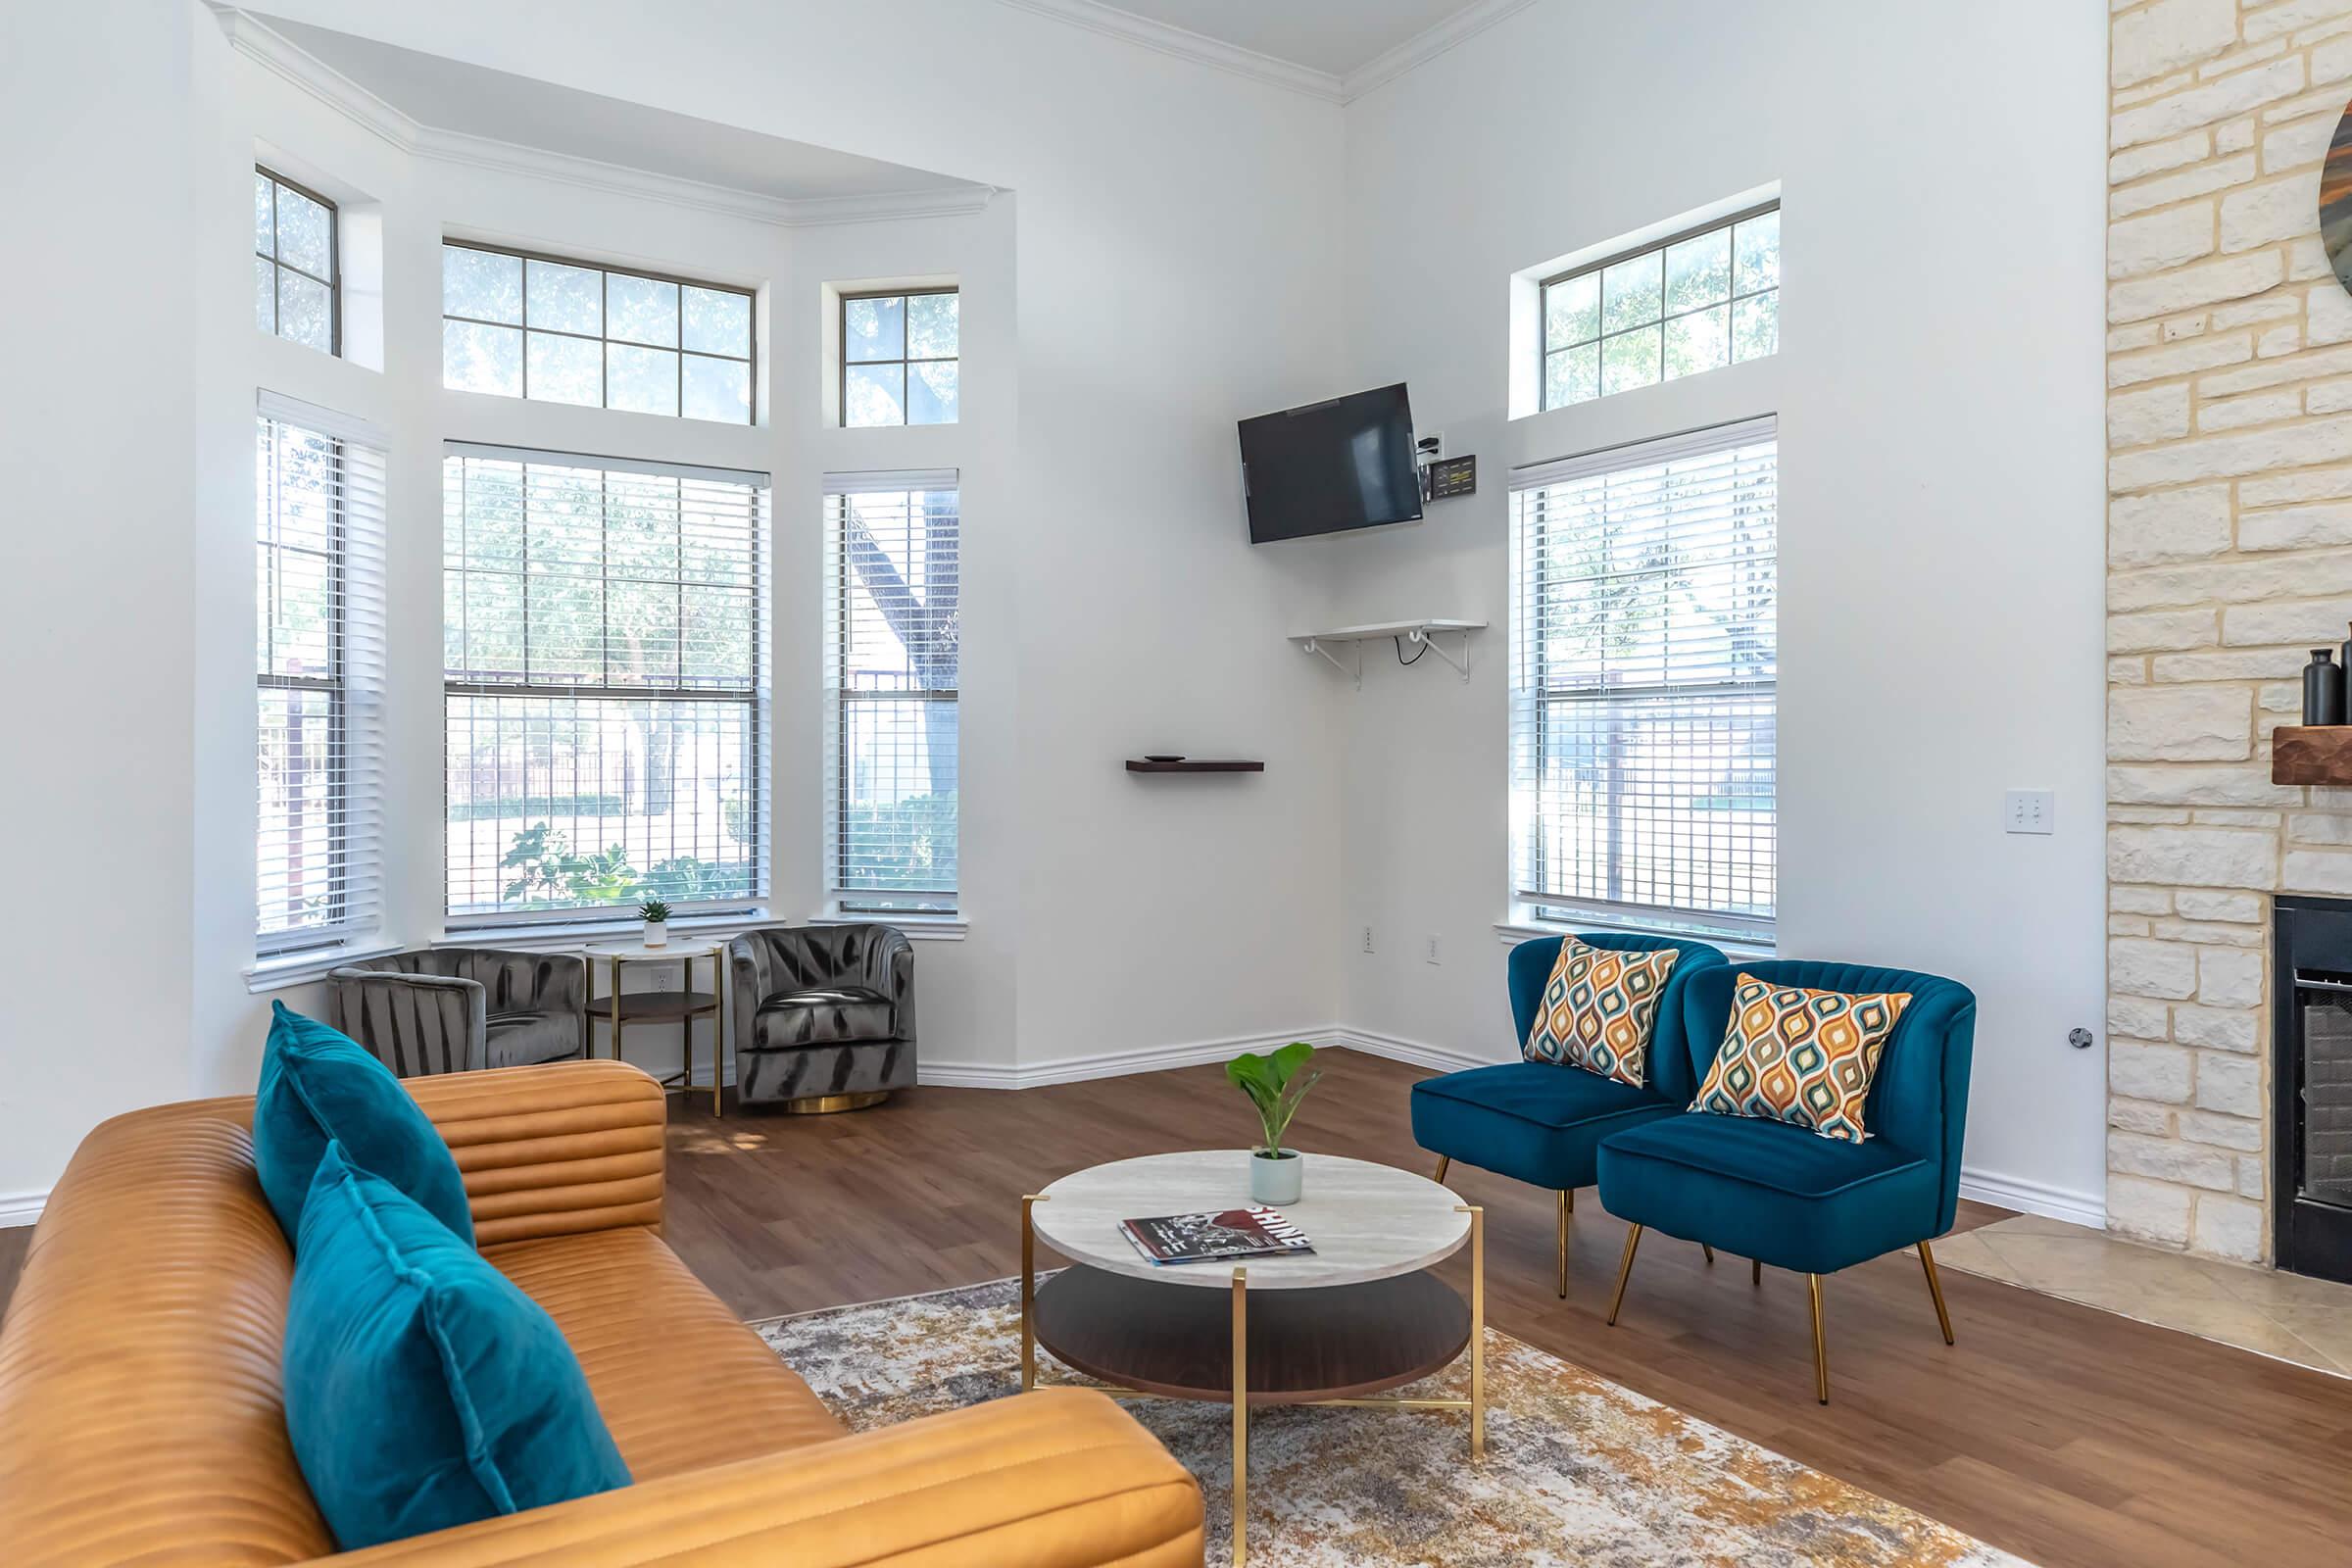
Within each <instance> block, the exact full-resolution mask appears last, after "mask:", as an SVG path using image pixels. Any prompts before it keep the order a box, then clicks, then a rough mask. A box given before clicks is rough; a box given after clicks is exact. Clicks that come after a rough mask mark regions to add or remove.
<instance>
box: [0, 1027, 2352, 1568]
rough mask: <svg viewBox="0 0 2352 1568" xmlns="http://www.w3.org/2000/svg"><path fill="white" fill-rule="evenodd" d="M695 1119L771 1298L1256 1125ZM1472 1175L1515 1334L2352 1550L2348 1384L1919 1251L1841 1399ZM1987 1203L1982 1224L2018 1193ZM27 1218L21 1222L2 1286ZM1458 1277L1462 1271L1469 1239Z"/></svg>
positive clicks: (707, 1237) (1492, 1284)
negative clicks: (1932, 1282) (1088, 1177)
mask: <svg viewBox="0 0 2352 1568" xmlns="http://www.w3.org/2000/svg"><path fill="white" fill-rule="evenodd" d="M1326 1066H1327V1072H1326V1076H1325V1078H1324V1081H1323V1083H1322V1084H1321V1085H1320V1086H1319V1087H1318V1088H1317V1089H1316V1091H1315V1092H1314V1094H1313V1096H1312V1097H1310V1098H1309V1100H1308V1101H1307V1103H1306V1108H1305V1110H1304V1111H1303V1112H1302V1113H1301V1115H1300V1117H1299V1122H1298V1124H1297V1125H1296V1128H1295V1138H1296V1141H1297V1143H1298V1144H1299V1147H1300V1148H1303V1149H1305V1150H1307V1151H1308V1152H1310V1153H1311V1152H1316V1151H1328V1152H1335V1153H1345V1154H1353V1155H1356V1156H1358V1157H1362V1158H1368V1159H1380V1160H1385V1161H1388V1162H1390V1163H1393V1164H1399V1165H1406V1166H1409V1167H1411V1168H1414V1169H1428V1168H1430V1166H1431V1165H1432V1164H1433V1163H1434V1162H1433V1161H1431V1160H1429V1159H1428V1157H1427V1156H1426V1155H1424V1154H1423V1153H1422V1152H1420V1151H1419V1150H1417V1149H1415V1148H1414V1147H1413V1145H1412V1140H1411V1138H1410V1136H1409V1132H1408V1124H1407V1116H1406V1090H1407V1087H1408V1086H1409V1085H1410V1084H1411V1083H1412V1081H1413V1080H1414V1079H1415V1078H1417V1077H1420V1076H1422V1074H1420V1073H1419V1072H1417V1071H1416V1070H1415V1069H1412V1068H1409V1067H1405V1066H1401V1065H1398V1064H1397V1063H1395V1062H1390V1061H1385V1060H1380V1059H1376V1058H1373V1057H1369V1056H1361V1055H1356V1054H1351V1053H1348V1052H1332V1053H1328V1054H1327V1056H1326ZM671 1117H672V1121H671V1132H670V1150H671V1163H670V1168H669V1184H670V1186H669V1192H670V1202H669V1214H668V1221H667V1226H666V1230H667V1235H668V1238H669V1241H670V1243H671V1245H672V1246H674V1247H675V1248H676V1249H677V1250H678V1251H679V1252H680V1253H681V1254H682V1255H683V1256H684V1257H685V1259H686V1260H687V1262H688V1263H689V1264H691V1265H692V1266H693V1267H694V1268H695V1270H696V1271H697V1272H698V1273H699V1274H700V1275H701V1276H702V1277H703V1279H704V1280H705V1281H707V1282H708V1283H709V1284H710V1286H711V1289H713V1290H714V1291H716V1292H717V1293H718V1294H719V1295H720V1296H721V1297H722V1298H724V1299H726V1300H727V1301H728V1303H729V1304H730V1305H732V1306H733V1307H734V1308H735V1310H737V1311H739V1312H741V1313H742V1314H743V1315H744V1316H745V1317H747V1318H756V1317H771V1316H776V1315H779V1314H782V1313H788V1312H799V1311H806V1310H809V1309H811V1308H815V1307H822V1306H833V1305H838V1304H842V1303H845V1302H851V1301H862V1300H872V1299H878V1298H883V1297H891V1296H902V1295H907V1294H909V1293H912V1292H917V1291H927V1290H935V1289H939V1288H942V1287H946V1286H952V1285H964V1284H971V1283H974V1282H977V1281H981V1280H988V1279H996V1278H1001V1277H1003V1276H1005V1275H1007V1274H1010V1273H1013V1272H1016V1271H1017V1270H1018V1268H1019V1266H1020V1256H1019V1235H1018V1224H1019V1220H1018V1216H1019V1200H1020V1195H1021V1194H1022V1193H1024V1192H1034V1191H1036V1190H1037V1189H1038V1188H1040V1187H1042V1186H1044V1185H1045V1184H1046V1183H1047V1182H1049V1181H1052V1180H1053V1179H1054V1178H1055V1177H1057V1176H1060V1175H1063V1174H1065V1173H1067V1172H1069V1171H1072V1170H1076V1169H1079V1168H1081V1167H1084V1166H1086V1165H1091V1164H1095V1163H1098V1162H1100V1161H1103V1160H1105V1159H1112V1158H1118V1157H1122V1156H1125V1155H1129V1154H1142V1153H1153V1152H1163V1151H1172V1150H1180V1149H1194V1148H1203V1147H1218V1146H1239V1145H1240V1144H1241V1143H1242V1142H1243V1141H1244V1138H1245V1136H1246V1133H1247V1130H1248V1127H1249V1122H1248V1119H1247V1112H1246V1107H1245V1106H1244V1105H1243V1104H1242V1103H1241V1100H1240V1097H1239V1096H1238V1095H1236V1094H1235V1093H1234V1091H1233V1090H1232V1089H1230V1088H1229V1087H1227V1085H1226V1084H1225V1082H1224V1079H1223V1076H1222V1074H1221V1072H1220V1071H1219V1070H1218V1069H1216V1068H1213V1067H1195V1068H1185V1069H1182V1070H1178V1071H1173V1072H1163V1073H1154V1074H1150V1075H1147V1076H1141V1077H1133V1078H1119V1079H1107V1080H1102V1081H1098V1082H1092V1083H1081V1084H1068V1085H1062V1086H1058V1087H1054V1088H1049V1089H1035V1090H1026V1091H1022V1092H1020V1093H1017V1094H1011V1093H1005V1092H1002V1091H991V1090H957V1089H921V1090H915V1091H911V1092H908V1093H907V1094H904V1095H902V1096H900V1097H899V1098H898V1100H896V1101H895V1102H893V1103H890V1104H888V1105H885V1106H882V1107H879V1108H877V1109H873V1110H865V1111H858V1112H853V1113H850V1114H846V1115H839V1116H827V1117H785V1116H772V1115H758V1114H749V1113H744V1114H737V1113H732V1111H731V1113H730V1114H729V1115H728V1116H726V1117H725V1118H724V1119H720V1120H714V1119H713V1118H712V1117H711V1114H710V1108H709V1101H708V1098H707V1097H697V1098H696V1100H695V1101H694V1102H693V1103H691V1104H686V1105H681V1103H679V1102H677V1101H674V1100H673V1101H672V1102H671ZM1308 1180H1309V1181H1310V1183H1311V1181H1312V1180H1313V1176H1312V1172H1311V1169H1310V1171H1309V1175H1308ZM1448 1185H1450V1186H1452V1187H1453V1188H1454V1189H1455V1190H1456V1191H1457V1192H1460V1193H1461V1194H1463V1196H1464V1197H1466V1198H1468V1199H1469V1200H1470V1201H1474V1202H1480V1203H1484V1204H1485V1205H1487V1223H1488V1232H1487V1234H1488V1258H1487V1261H1488V1292H1489V1318H1490V1321H1491V1322H1492V1324H1493V1325H1494V1326H1495V1328H1496V1329H1499V1330H1501V1331H1502V1332H1504V1333H1507V1334H1511V1335H1515V1336H1517V1337H1518V1338H1520V1339H1522V1340H1525V1341H1527V1342H1529V1343H1530V1344H1533V1345H1537V1346H1541V1347H1542V1348H1544V1349H1547V1350H1550V1351H1552V1352H1553V1353H1555V1354H1558V1355H1561V1356H1565V1357H1567V1358H1569V1359H1571V1360H1574V1361H1577V1362H1579V1363H1581V1364H1583V1365H1585V1366H1588V1367H1591V1368H1593V1370H1595V1371H1597V1372H1599V1373H1601V1374H1603V1375H1604V1376H1607V1377H1610V1378H1614V1379H1616V1380H1617V1381H1618V1382H1620V1383H1623V1384H1625V1385H1627V1386H1629V1387H1631V1388H1634V1389H1637V1390H1639V1391H1641V1392H1642V1393H1643V1394H1646V1395H1649V1396H1650V1397H1654V1398H1657V1399H1661V1400H1663V1401H1665V1402H1666V1403H1668V1404H1671V1405H1673V1406H1675V1407H1676V1408H1678V1409H1681V1410H1684V1411H1687V1412H1689V1413H1691V1414H1692V1415H1695V1416H1698V1417H1700V1418H1702V1419H1704V1420H1708V1421H1712V1422H1714V1423H1716V1424H1717V1425H1719V1426H1723V1427H1726V1428H1728V1429H1730V1430H1731V1431H1733V1432H1736V1433H1739V1434H1740V1436H1742V1437H1745V1438H1748V1439H1751V1440H1752V1441H1754V1442H1757V1443H1760V1444H1762V1445H1764V1446H1767V1447H1770V1448H1774V1449H1777V1450H1778V1451H1780V1452H1782V1453H1785V1454H1788V1455H1789V1456H1790V1457H1791V1458H1795V1459H1798V1460H1801V1461H1803V1462H1804V1463H1807V1464H1810V1465H1813V1466H1815V1467H1816V1468H1819V1469H1821V1470H1825V1471H1828V1472H1830V1473H1831V1474H1833V1475H1837V1476H1839V1477H1841V1478H1843V1479H1845V1480H1847V1481H1850V1482H1853V1483H1855V1484H1856V1485H1859V1486H1863V1487H1867V1488H1869V1489H1871V1490H1872V1491H1874V1492H1878V1493H1881V1494H1883V1495H1886V1496H1888V1497H1891V1498H1894V1499H1895V1500H1897V1501H1899V1502H1902V1503H1904V1504H1906V1505H1908V1506H1910V1507H1913V1508H1916V1509H1918V1510H1920V1511H1921V1512H1923V1513H1927V1514H1930V1515H1933V1516H1934V1517H1936V1518H1938V1519H1941V1520H1943V1521H1945V1522H1946V1523H1948V1524H1951V1525H1953V1526H1955V1527H1957V1528H1959V1529H1961V1530H1965V1531H1967V1532H1968V1533H1970V1534H1971V1535H1974V1536H1977V1537H1979V1538H1981V1539H1983V1540H1985V1541H1987V1542H1989V1543H1991V1544H1994V1545H1997V1546H2001V1547H2004V1548H2006V1549H2007V1550H2010V1551H2013V1552H2016V1553H2017V1554H2018V1555H2020V1556H2022V1557H2025V1558H2027V1559H2029V1560H2030V1561H2032V1562H2034V1563H2036V1564H2039V1565H2041V1568H2073V1565H2078V1564H2081V1565H2093V1564H2117V1565H2123V1564H2131V1565H2133V1568H2142V1565H2182V1568H2223V1565H2237V1564H2244V1563H2260V1564H2262V1565H2263V1568H2290V1565H2302V1564H2313V1565H2318V1564H2341V1563H2344V1562H2346V1561H2347V1560H2352V1546H2347V1542H2348V1541H2352V1488H2347V1487H2346V1486H2345V1484H2344V1481H2343V1476H2344V1464H2345V1458H2346V1456H2347V1455H2348V1454H2352V1382H2347V1381H2345V1380H2342V1379H2337V1378H2332V1377H2329V1376H2327V1375H2326V1374H2324V1373H2319V1372H2312V1371H2306V1370H2303V1369H2301V1368H2297V1367H2291V1366H2288V1365H2285V1364H2284V1363H2281V1362H2277V1361H2272V1360H2269V1359H2266V1358H2264V1357H2260V1356H2256V1355H2251V1354H2248V1353H2246V1352H2243V1351H2239V1350H2234V1349H2230V1348H2226V1347H2223V1346H2219V1345H2214V1344H2211V1343H2209V1342H2207V1341H2203V1340H2198V1339H2193V1338H2191V1337H2189V1336H2186V1335H2181V1334H2176V1333H2173V1332H2170V1331H2168V1330H2164V1329H2159V1328H2154V1327H2150V1326H2148V1325H2145V1324H2141V1323H2135V1322H2132V1321H2131V1320H2129V1319H2126V1318H2121V1317H2116V1316H2112V1315H2110V1314H2107V1313H2104V1312H2099V1311H2096V1310H2094V1309H2091V1308H2088V1307H2083V1306H2078V1305H2075V1304H2073V1303H2071V1302H2067V1301H2061V1300H2058V1299H2054V1298H2050V1297H2044V1296H2037V1295H2034V1294H2033V1293H2031V1292H2027V1291H2022V1290H2018V1289H2015V1288H2013V1287H2010V1286H2006V1285H2001V1284H1998V1283H1996V1282H1993V1281H1991V1280H1986V1279H1982V1278H1978V1277H1976V1276H1972V1275H1965V1274H1961V1273H1959V1272H1957V1271H1953V1270H1946V1271H1945V1272H1944V1275H1943V1288H1944V1292H1945V1294H1946V1297H1947V1299H1949V1301H1950V1304H1951V1310H1952V1318H1953V1327H1954V1329H1955V1331H1956V1332H1957V1334H1958V1336H1959V1345H1958V1347H1957V1348H1947V1347H1945V1345H1944V1344H1943V1342H1942V1340H1941V1339H1940V1338H1939V1337H1938V1335H1937V1334H1936V1316H1935V1311H1934V1308H1933V1307H1932V1305H1931V1304H1930V1302H1929V1299H1928V1293H1927V1288H1926V1286H1925V1285H1924V1283H1923V1282H1922V1280H1921V1277H1920V1270H1919V1265H1918V1261H1917V1259H1916V1258H1915V1257H1914V1256H1912V1255H1910V1254H1908V1253H1905V1254H1902V1255H1898V1256H1889V1257H1885V1258H1880V1259H1878V1260H1876V1261H1874V1262H1871V1263H1867V1264H1864V1265H1863V1266H1861V1267H1859V1268H1855V1269H1850V1270H1848V1271H1846V1272H1845V1273H1843V1274H1839V1275H1837V1276H1835V1277H1834V1278H1833V1279H1831V1280H1829V1281H1828V1282H1826V1285H1825V1290H1826V1294H1827V1298H1828V1304H1829V1343H1830V1378H1831V1389H1832V1397H1833V1399H1834V1400H1835V1402H1834V1403H1832V1404H1831V1405H1829V1406H1828V1407H1827V1408H1824V1407H1822V1406H1820V1405H1817V1404H1815V1403H1814V1401H1813V1397H1812V1368H1811V1362H1810V1355H1809V1345H1808V1329H1807V1318H1806V1311H1805V1291H1804V1284H1803V1282H1802V1281H1801V1280H1800V1279H1798V1278H1797V1277H1795V1276H1793V1275H1789V1274H1783V1273H1778V1272H1774V1271H1770V1270H1768V1271H1766V1273H1765V1276H1764V1281H1763V1285H1762V1287H1761V1288H1760V1289H1759V1288H1756V1287H1752V1286H1750V1284H1749V1283H1748V1270H1747V1267H1746V1260H1745V1259H1743V1258H1736V1257H1732V1256H1729V1255H1724V1256H1721V1257H1719V1258H1718V1260H1717V1262H1716V1263H1715V1264H1714V1266H1712V1267H1709V1266H1708V1265H1707V1264H1705V1263H1704V1262H1703V1261H1702V1260H1701V1258H1700V1255H1699V1251H1698V1249H1697V1248H1695V1247H1691V1246H1689V1245H1687V1244H1684V1243H1680V1242H1676V1241H1673V1240H1671V1239H1669V1238H1666V1237H1651V1238H1647V1239H1645V1240H1644V1242H1643V1244H1642V1250H1641V1257H1640V1261H1639V1262H1638V1263H1637V1264H1636V1266H1635V1270H1634V1278H1633V1284H1632V1288H1631V1289H1630V1290H1629V1291H1628V1293H1627V1296H1626V1304H1625V1312H1624V1315H1623V1316H1622V1317H1621V1318H1620V1320H1619V1324H1618V1326H1617V1327H1616V1328H1614V1329H1611V1328H1607V1327H1605V1326H1604V1325H1603V1322H1602V1319H1603V1317H1604V1315H1605V1313H1606V1311H1607V1305H1608V1292H1609V1288H1610V1286H1611V1284H1612V1283H1613V1281H1614V1279H1615V1275H1616V1267H1617V1260H1618V1255H1619V1252H1620V1251H1621V1250H1622V1248H1623V1246H1624V1236H1625V1229H1624V1227H1623V1226H1622V1225H1620V1224H1619V1223H1618V1222H1617V1221H1615V1220H1613V1219H1611V1218H1610V1217H1609V1216H1608V1215H1607V1214H1606V1213H1604V1212H1602V1211H1601V1208H1600V1204H1599V1202H1598V1201H1597V1198H1596V1196H1595V1195H1594V1194H1593V1193H1592V1192H1590V1191H1587V1192H1586V1193H1584V1194H1583V1195H1582V1196H1581V1198H1580V1201H1579V1203H1578V1207H1577V1213H1576V1217H1575V1220H1574V1222H1573V1226H1572V1244H1571V1252H1570V1258H1569V1299H1567V1300H1565V1301H1561V1300H1559V1299H1556V1298H1555V1297H1554V1296H1553V1295H1552V1290H1551V1280H1552V1253H1551V1240H1552V1200H1551V1195H1550V1194H1548V1193H1544V1192H1539V1191H1536V1190H1534V1189H1531V1188H1526V1187H1522V1186H1519V1185H1518V1184H1516V1183H1513V1182H1510V1181H1506V1180H1504V1179H1502V1178H1500V1177H1496V1176H1492V1175H1489V1174H1487V1173H1486V1172H1483V1171H1477V1170H1469V1169H1464V1168H1463V1167H1461V1166H1459V1165H1457V1166H1455V1167H1454V1169H1453V1171H1452V1173H1451V1174H1450V1176H1449V1178H1448ZM1962 1208H1963V1214H1962V1218H1961V1222H1960V1223H1961V1224H1962V1226H1964V1227H1965V1226H1969V1225H1973V1224H1979V1223H1983V1222H1985V1220H1988V1219H1991V1218H1995V1217H1998V1215H1999V1214H2000V1212H2001V1211H2000V1210H1997V1209H1988V1208H1983V1207H1981V1206H1978V1205H1973V1204H1963V1205H1962ZM28 1236H29V1232H28V1231H25V1230H15V1231H0V1301H4V1300H5V1298H6V1294H7V1291H8V1290H9V1288H10V1287H11V1286H12V1285H13V1283H14V1279H15V1275H16V1272H17V1269H18V1267H19V1266H20V1263H21V1259H22V1253H23V1249H24V1245H25V1238H26V1237H28ZM1041 1251H1042V1249H1041ZM1050 1260H1051V1259H1050V1257H1048V1258H1041V1261H1050ZM1444 1272H1446V1274H1447V1276H1448V1277H1450V1278H1452V1279H1454V1281H1455V1283H1456V1284H1457V1285H1458V1286H1461V1287H1463V1288H1465V1289H1466V1285H1467V1274H1468V1264H1467V1260H1466V1259H1464V1258H1456V1259H1454V1260H1452V1261H1451V1262H1450V1263H1449V1264H1447V1265H1446V1269H1445V1271H1444Z"/></svg>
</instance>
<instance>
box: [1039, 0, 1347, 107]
mask: <svg viewBox="0 0 2352 1568" xmlns="http://www.w3.org/2000/svg"><path fill="white" fill-rule="evenodd" d="M997 3H998V4H999V5H1003V6H1010V7H1011V8H1012V9H1013V10H1015V11H1026V12H1029V13H1031V14H1032V15H1034V16H1040V17H1047V18H1050V19H1052V20H1053V21H1055V22H1063V23H1067V24H1069V25H1071V26H1073V27H1083V28H1085V29H1086V30H1087V31H1088V32H1094V33H1101V34H1102V35H1103V36H1104V37H1108V38H1120V39H1124V40H1125V41H1126V42H1128V43H1132V44H1137V45H1140V46H1142V47H1143V48H1146V49H1150V50H1152V52H1153V53H1155V54H1163V55H1173V56H1174V57H1176V58H1177V59H1179V60H1190V61H1192V62H1193V63H1194V64H1196V65H1202V66H1209V67H1213V68H1214V69H1216V70H1218V71H1225V72H1230V73H1233V74H1235V75H1237V76H1247V77H1249V78H1250V80H1252V81H1261V82H1264V83H1265V84H1267V85H1268V86H1272V87H1281V88H1285V89H1287V90H1289V91H1291V92H1296V93H1303V94H1305V95H1306V96H1307V97H1309V98H1319V99H1321V100H1322V101H1323V102H1325V103H1332V104H1338V103H1345V102H1347V98H1346V95H1345V92H1344V91H1343V88H1342V84H1341V81H1340V78H1339V77H1337V76H1335V75H1333V74H1332V73H1330V72H1328V71H1317V70H1315V69H1314V68H1313V67H1311V66H1301V65H1298V64H1296V63H1294V62H1292V61H1289V60H1277V59H1275V58H1274V57H1273V56H1272V55H1261V54H1259V53H1258V52H1257V51H1256V50H1254V49H1244V48H1243V47H1242V46H1241V45H1239V44H1232V43H1226V42H1225V41H1224V40H1222V39H1219V38H1210V37H1206V36H1204V35H1202V34H1201V33H1198V32H1194V31H1192V30H1191V29H1190V28H1187V27H1178V26H1174V25H1170V24H1168V23H1165V22H1153V21H1152V20H1151V19H1150V18H1147V17H1139V16H1136V15H1135V14H1133V13H1132V12H1127V11H1121V10H1118V9H1117V8H1116V7H1113V6H1107V5H1103V4H1102V3H1101V0H997Z"/></svg>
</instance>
